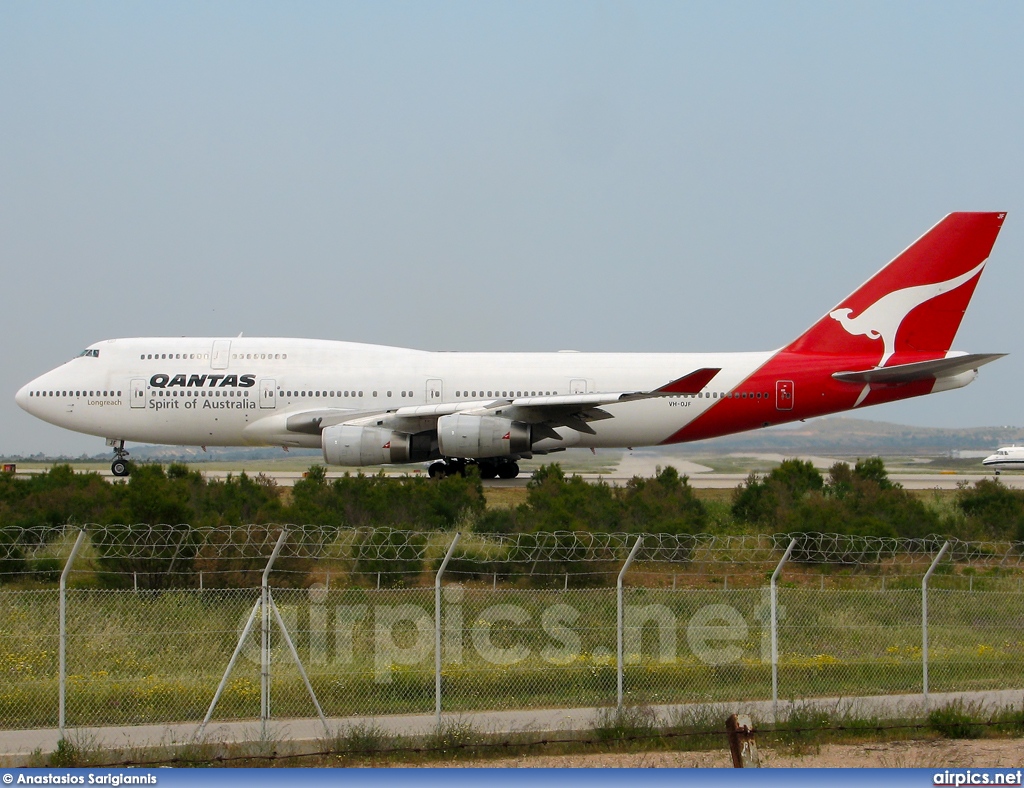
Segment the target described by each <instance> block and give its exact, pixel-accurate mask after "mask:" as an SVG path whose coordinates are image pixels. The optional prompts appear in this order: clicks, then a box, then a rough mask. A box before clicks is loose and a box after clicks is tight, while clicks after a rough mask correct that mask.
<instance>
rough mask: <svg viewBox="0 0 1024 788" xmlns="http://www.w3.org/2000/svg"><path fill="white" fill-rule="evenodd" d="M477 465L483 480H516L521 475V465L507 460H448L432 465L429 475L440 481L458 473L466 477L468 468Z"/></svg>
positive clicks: (428, 471) (428, 470) (454, 458)
mask: <svg viewBox="0 0 1024 788" xmlns="http://www.w3.org/2000/svg"><path fill="white" fill-rule="evenodd" d="M470 465H476V466H477V468H479V469H480V478H481V479H495V478H499V479H514V478H516V477H517V476H518V475H519V464H518V463H517V462H516V461H515V460H509V459H506V458H504V457H503V458H500V459H487V460H464V459H461V458H456V457H453V458H448V459H444V460H438V461H437V462H434V463H431V464H430V468H428V469H427V473H429V474H430V478H431V479H440V478H442V477H444V476H453V475H455V474H456V473H457V474H459V475H460V476H465V475H466V468H467V467H468V466H470Z"/></svg>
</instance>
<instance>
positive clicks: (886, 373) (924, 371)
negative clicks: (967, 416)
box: [832, 353, 1006, 384]
mask: <svg viewBox="0 0 1024 788" xmlns="http://www.w3.org/2000/svg"><path fill="white" fill-rule="evenodd" d="M1005 355H1006V354H1005V353H970V354H965V355H962V356H950V357H949V358H937V359H934V360H932V361H916V362H914V363H912V364H897V365H896V366H892V367H875V368H872V369H865V370H861V371H859V372H836V373H835V374H834V375H832V377H833V378H835V379H836V380H840V381H842V382H843V383H889V384H898V383H912V382H913V381H915V380H928V379H936V378H950V377H953V376H954V375H959V374H961V373H963V372H968V371H970V370H972V369H977V368H978V367H980V366H981V365H982V364H988V363H989V362H992V361H995V360H996V359H999V358H1002V357H1003V356H1005Z"/></svg>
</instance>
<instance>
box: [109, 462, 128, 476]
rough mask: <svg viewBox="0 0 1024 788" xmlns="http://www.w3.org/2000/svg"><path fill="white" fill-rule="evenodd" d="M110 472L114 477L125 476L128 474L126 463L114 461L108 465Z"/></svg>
mask: <svg viewBox="0 0 1024 788" xmlns="http://www.w3.org/2000/svg"><path fill="white" fill-rule="evenodd" d="M110 472H111V473H112V474H114V476H127V475H128V474H129V470H128V463H127V462H126V461H125V460H114V461H113V462H112V463H110Z"/></svg>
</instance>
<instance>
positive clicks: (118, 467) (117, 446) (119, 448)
mask: <svg viewBox="0 0 1024 788" xmlns="http://www.w3.org/2000/svg"><path fill="white" fill-rule="evenodd" d="M112 445H113V446H114V461H113V462H112V463H110V472H111V473H112V474H114V476H127V475H128V474H129V473H131V469H130V468H129V467H128V452H126V451H125V450H124V441H116V442H112Z"/></svg>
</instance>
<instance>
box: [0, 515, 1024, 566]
mask: <svg viewBox="0 0 1024 788" xmlns="http://www.w3.org/2000/svg"><path fill="white" fill-rule="evenodd" d="M81 530H85V532H86V533H87V534H88V537H89V543H90V544H91V546H92V548H93V550H94V553H95V554H96V555H97V556H98V557H99V558H100V559H101V560H103V559H106V560H108V561H110V560H113V559H128V560H139V561H145V562H148V563H149V564H150V565H151V568H152V569H153V570H154V571H156V570H158V569H159V570H160V571H168V572H170V571H174V569H175V566H174V565H175V564H176V563H177V564H179V567H178V569H179V571H180V570H182V569H183V567H182V566H180V563H181V562H182V561H192V562H207V564H208V569H207V571H218V570H222V571H227V569H226V568H227V567H230V566H237V565H241V564H244V563H245V562H250V563H252V562H260V561H263V562H265V560H266V559H267V558H269V556H270V555H271V554H272V552H273V551H274V548H275V545H276V544H277V542H278V539H279V538H280V537H281V535H282V533H283V534H285V537H284V540H283V542H282V548H281V552H280V557H281V558H282V559H285V560H287V559H308V560H331V559H334V560H339V561H349V562H356V563H360V564H362V565H363V568H362V570H361V571H368V570H367V568H366V565H368V564H372V563H381V562H383V563H385V564H389V565H387V566H382V567H379V568H375V569H373V570H372V571H385V572H387V571H406V572H408V571H410V570H409V569H408V568H406V569H401V570H396V568H395V565H394V562H396V561H397V562H403V563H404V564H406V565H408V566H409V567H411V566H413V565H416V564H421V565H423V566H424V567H426V568H429V567H431V566H433V565H434V564H435V563H439V562H440V560H441V559H442V558H443V556H444V555H445V552H446V551H447V549H448V547H449V545H450V544H451V542H452V539H453V538H454V536H455V534H454V533H453V532H449V531H407V530H398V529H394V528H388V527H383V528H346V527H336V526H320V525H291V524H249V525H242V526H221V527H202V528H196V527H193V526H190V525H188V524H177V525H169V524H148V523H134V524H130V525H96V524H89V525H84V526H72V525H65V526H58V527H52V526H39V527H31V528H14V527H5V528H3V529H2V531H0V572H3V573H5V574H9V573H16V572H19V571H23V567H21V566H19V564H21V563H22V562H33V563H34V564H35V565H38V564H39V562H40V560H44V561H45V560H46V559H49V560H50V561H51V564H54V563H57V564H61V565H62V560H61V559H63V558H65V557H66V556H67V555H68V553H69V552H70V549H71V545H72V544H73V542H74V540H75V538H76V537H77V535H78V533H79V532H80V531H81ZM641 537H642V539H643V542H642V546H641V548H640V550H639V551H638V552H637V555H636V559H635V560H636V562H638V563H640V564H644V563H646V564H669V565H680V564H683V565H686V564H691V565H692V564H707V565H723V564H725V565H732V566H736V565H745V566H750V567H754V566H759V565H771V564H777V563H778V561H779V559H780V558H781V556H782V555H783V553H784V552H785V551H786V549H787V548H788V547H789V545H790V544H791V543H793V544H794V549H793V551H792V553H791V558H790V560H791V561H792V562H795V563H810V564H835V565H841V566H849V567H857V566H915V565H922V564H923V565H927V564H928V563H929V562H930V561H931V560H932V559H933V558H934V556H935V555H936V554H937V553H938V552H939V550H940V549H941V548H942V546H943V545H944V544H946V543H947V542H948V543H949V548H948V549H947V552H946V555H945V556H944V561H945V562H947V563H952V564H956V565H961V566H973V567H986V568H993V567H1002V568H1020V567H1022V566H1024V542H967V541H963V540H960V539H956V538H950V539H947V538H945V537H942V536H928V537H924V538H918V539H911V538H896V537H874V536H856V535H848V534H835V533H831V534H829V533H792V534H787V533H779V534H666V533H644V534H636V533H607V532H587V531H551V532H547V531H546V532H534V533H515V534H489V533H466V534H463V535H462V537H461V540H460V543H459V544H458V546H457V547H456V549H455V551H454V553H453V555H452V562H451V564H450V570H451V571H453V572H455V573H459V572H463V573H465V572H470V573H472V572H480V571H485V572H490V571H500V569H499V568H500V567H505V568H506V569H509V570H522V569H523V568H530V572H531V573H541V574H543V573H545V572H554V570H555V566H556V565H558V566H559V567H564V566H566V565H574V566H584V567H586V566H589V567H590V568H587V569H586V570H585V571H587V572H598V573H605V572H610V571H613V570H614V571H616V572H617V571H618V568H619V567H620V566H621V564H622V562H623V561H624V560H625V558H626V556H627V555H628V554H629V552H630V550H631V549H632V547H633V546H634V545H635V543H636V540H637V539H638V538H641ZM53 568H54V566H52V565H51V566H50V569H51V570H53ZM435 568H436V567H435ZM281 569H282V570H283V571H287V569H288V567H287V566H282V567H281ZM554 573H555V574H557V573H558V572H554Z"/></svg>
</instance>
